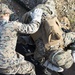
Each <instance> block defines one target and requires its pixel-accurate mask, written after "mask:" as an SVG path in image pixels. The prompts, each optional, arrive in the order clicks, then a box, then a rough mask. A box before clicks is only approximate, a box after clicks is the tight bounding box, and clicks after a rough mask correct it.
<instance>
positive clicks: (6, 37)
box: [0, 19, 40, 75]
mask: <svg viewBox="0 0 75 75" xmlns="http://www.w3.org/2000/svg"><path fill="white" fill-rule="evenodd" d="M39 26H40V23H39V22H37V21H34V22H33V21H32V22H31V23H30V24H22V23H20V22H17V21H14V22H13V21H12V22H8V23H7V22H6V21H5V20H2V19H0V68H1V69H0V70H1V71H0V72H2V73H5V74H13V73H16V72H19V73H22V74H25V73H30V72H31V75H35V71H34V68H33V65H32V64H31V63H30V62H27V61H25V60H24V57H23V56H22V55H21V54H18V53H16V52H15V47H16V42H17V38H18V36H17V33H18V32H19V33H25V34H32V33H34V32H36V31H37V30H38V28H39ZM33 28H34V29H33ZM23 64H24V65H23ZM21 65H23V66H21ZM16 66H18V68H17V67H16ZM6 69H7V70H6ZM9 69H10V70H9ZM12 69H13V70H12ZM23 71H24V72H23ZM32 73H34V74H32Z"/></svg>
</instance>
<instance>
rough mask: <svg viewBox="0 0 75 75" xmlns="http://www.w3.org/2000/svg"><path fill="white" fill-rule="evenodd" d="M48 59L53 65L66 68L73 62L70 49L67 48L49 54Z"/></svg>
mask: <svg viewBox="0 0 75 75" xmlns="http://www.w3.org/2000/svg"><path fill="white" fill-rule="evenodd" d="M49 61H50V62H52V63H53V64H54V65H56V66H58V67H62V68H64V69H68V68H70V67H71V66H72V64H73V58H72V55H71V50H68V51H63V50H58V51H55V52H53V53H52V54H51V55H50V56H49Z"/></svg>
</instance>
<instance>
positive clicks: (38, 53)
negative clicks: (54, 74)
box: [23, 0, 73, 68]
mask: <svg viewBox="0 0 75 75" xmlns="http://www.w3.org/2000/svg"><path fill="white" fill-rule="evenodd" d="M36 8H41V9H42V10H43V17H42V23H41V24H42V25H41V26H40V29H39V30H38V31H37V32H36V33H34V34H32V35H31V36H32V38H33V39H34V41H35V44H36V50H35V53H34V58H35V59H37V60H38V61H40V62H41V63H42V62H44V61H45V56H46V58H47V57H49V55H50V54H49V53H51V52H50V51H51V50H52V51H53V52H54V51H55V50H56V51H55V53H54V55H55V54H57V53H58V52H59V50H61V49H62V50H63V47H61V46H60V45H61V44H62V45H63V46H64V41H63V38H65V37H64V35H65V33H64V32H63V31H62V30H61V28H62V27H61V23H60V22H59V21H58V19H54V17H55V16H57V15H56V14H57V13H56V10H55V4H54V2H53V0H47V2H45V4H40V5H38V6H36V7H35V8H34V9H36ZM34 9H33V10H34ZM33 10H31V11H33ZM27 15H28V16H29V14H28V13H26V14H25V15H24V16H27ZM48 17H49V19H50V20H49V19H47V18H48ZM46 19H47V21H46ZM23 20H24V22H25V21H26V20H27V19H24V18H23ZM48 20H49V21H48ZM49 22H50V23H49ZM48 24H50V26H49V25H48ZM56 28H57V30H56ZM52 30H53V31H52ZM50 34H52V35H54V36H55V37H56V38H54V37H52V39H56V40H52V41H54V42H53V44H51V42H50V41H51V36H50ZM49 42H50V43H49ZM55 42H56V43H55ZM50 44H51V45H50ZM63 51H64V50H63ZM48 54H49V55H48ZM63 54H64V55H65V56H66V57H64V55H63ZM67 54H69V56H67ZM56 57H58V59H57V60H56V62H57V63H59V64H57V63H56V64H55V65H57V66H61V64H63V62H64V60H65V59H64V58H66V59H67V60H66V61H65V62H64V64H63V65H64V68H70V67H71V66H72V64H73V59H72V56H71V53H68V52H66V53H65V52H64V53H63V52H62V51H60V55H59V53H58V54H57V55H56ZM68 57H69V58H70V59H68ZM59 58H60V59H61V60H60V61H59ZM51 60H55V58H54V59H51ZM65 63H66V64H65Z"/></svg>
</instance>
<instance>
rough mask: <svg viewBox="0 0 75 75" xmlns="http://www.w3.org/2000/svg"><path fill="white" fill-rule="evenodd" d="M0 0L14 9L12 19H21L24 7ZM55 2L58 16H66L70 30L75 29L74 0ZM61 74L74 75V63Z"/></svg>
mask: <svg viewBox="0 0 75 75" xmlns="http://www.w3.org/2000/svg"><path fill="white" fill-rule="evenodd" d="M1 2H3V3H6V4H8V5H9V7H10V8H11V9H12V11H14V13H15V15H14V16H15V17H14V16H13V20H17V19H19V20H21V17H22V15H23V14H24V13H25V12H26V10H25V8H23V7H21V6H20V5H19V4H18V3H16V2H14V1H13V0H1ZM55 2H56V9H57V12H58V16H59V18H61V17H62V16H67V17H68V18H69V20H70V22H71V28H72V31H75V27H74V26H75V0H55ZM41 75H42V74H41ZM63 75H75V64H74V65H73V66H72V67H71V68H70V69H68V70H65V71H64V72H63Z"/></svg>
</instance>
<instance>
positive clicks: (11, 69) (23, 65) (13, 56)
mask: <svg viewBox="0 0 75 75" xmlns="http://www.w3.org/2000/svg"><path fill="white" fill-rule="evenodd" d="M0 73H2V74H16V73H17V74H30V75H36V73H35V67H34V65H33V64H32V63H30V62H29V61H26V60H24V57H23V56H22V55H21V54H19V53H17V52H15V51H13V50H4V51H1V50H0Z"/></svg>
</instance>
